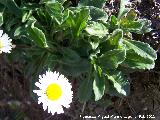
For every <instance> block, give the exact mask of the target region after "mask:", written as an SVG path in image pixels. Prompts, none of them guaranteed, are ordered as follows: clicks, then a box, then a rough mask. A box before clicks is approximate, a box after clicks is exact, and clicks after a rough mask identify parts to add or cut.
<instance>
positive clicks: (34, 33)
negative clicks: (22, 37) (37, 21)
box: [27, 23, 48, 48]
mask: <svg viewBox="0 0 160 120" xmlns="http://www.w3.org/2000/svg"><path fill="white" fill-rule="evenodd" d="M27 31H28V37H29V38H30V39H31V40H33V41H34V42H35V43H36V44H37V45H38V46H39V47H42V48H45V47H48V45H47V42H46V37H45V34H44V33H43V31H42V30H40V29H39V28H37V27H35V26H34V23H32V24H31V25H29V26H28V29H27Z"/></svg>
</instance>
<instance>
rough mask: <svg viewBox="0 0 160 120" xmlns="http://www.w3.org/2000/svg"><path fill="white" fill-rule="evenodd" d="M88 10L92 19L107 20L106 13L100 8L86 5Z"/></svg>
mask: <svg viewBox="0 0 160 120" xmlns="http://www.w3.org/2000/svg"><path fill="white" fill-rule="evenodd" d="M88 8H89V11H90V17H91V20H92V21H100V20H102V21H107V20H108V15H107V13H106V12H105V11H103V10H102V9H100V8H97V7H94V6H88Z"/></svg>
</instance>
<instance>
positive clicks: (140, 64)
mask: <svg viewBox="0 0 160 120" xmlns="http://www.w3.org/2000/svg"><path fill="white" fill-rule="evenodd" d="M122 65H123V66H124V67H128V68H131V69H142V70H144V69H153V68H154V66H155V62H154V60H152V59H150V58H144V57H141V56H140V55H138V54H137V53H136V52H135V51H133V50H128V51H127V55H126V59H125V61H124V62H123V63H122Z"/></svg>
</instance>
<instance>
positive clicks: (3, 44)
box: [0, 30, 13, 54]
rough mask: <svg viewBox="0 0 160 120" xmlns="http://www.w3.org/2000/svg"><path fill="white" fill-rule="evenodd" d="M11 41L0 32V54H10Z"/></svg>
mask: <svg viewBox="0 0 160 120" xmlns="http://www.w3.org/2000/svg"><path fill="white" fill-rule="evenodd" d="M11 42H12V40H11V39H10V38H9V37H8V35H7V34H6V33H5V34H3V30H0V54H1V53H2V52H4V53H10V52H11V50H12V47H13V45H12V43H11Z"/></svg>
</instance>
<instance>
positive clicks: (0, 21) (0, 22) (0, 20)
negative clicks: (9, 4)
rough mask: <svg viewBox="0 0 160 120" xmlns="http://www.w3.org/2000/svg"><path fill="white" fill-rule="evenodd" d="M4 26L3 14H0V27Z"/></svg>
mask: <svg viewBox="0 0 160 120" xmlns="http://www.w3.org/2000/svg"><path fill="white" fill-rule="evenodd" d="M2 24H3V13H0V26H1V25H2Z"/></svg>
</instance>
